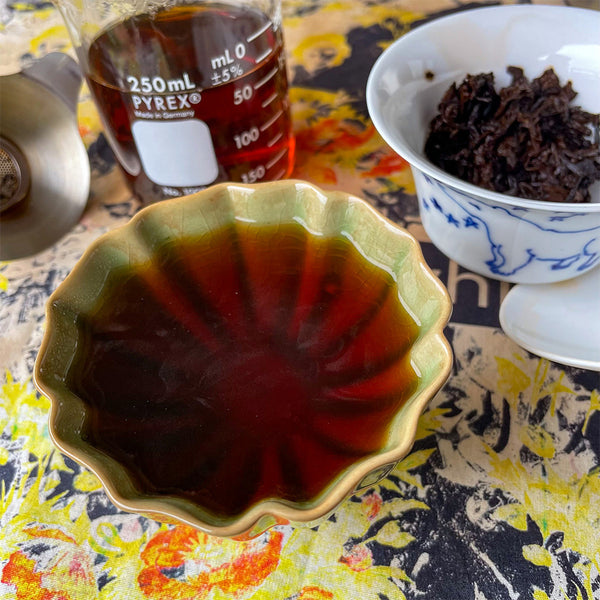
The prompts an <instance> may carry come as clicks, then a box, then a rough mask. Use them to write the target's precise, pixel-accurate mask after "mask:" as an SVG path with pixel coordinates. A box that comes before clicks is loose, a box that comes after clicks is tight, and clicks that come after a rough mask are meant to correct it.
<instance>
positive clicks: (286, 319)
mask: <svg viewBox="0 0 600 600" xmlns="http://www.w3.org/2000/svg"><path fill="white" fill-rule="evenodd" d="M83 325H84V327H83V329H84V331H85V336H84V340H83V342H82V344H81V350H80V352H79V354H78V356H77V358H76V361H75V362H74V365H73V368H72V370H71V373H70V375H69V377H70V379H71V384H72V386H73V389H74V390H76V392H77V393H78V394H79V395H80V397H81V398H82V399H83V400H84V402H85V403H86V404H87V405H88V406H89V413H90V415H91V417H90V419H89V422H88V431H87V439H88V441H89V443H90V444H92V445H93V446H95V447H97V448H99V449H101V450H102V451H104V452H106V453H107V454H109V455H111V456H113V457H114V458H115V459H116V460H118V461H119V462H120V463H122V464H124V465H126V467H127V468H128V470H129V472H130V475H131V476H132V478H133V480H134V481H136V482H137V485H138V486H139V487H140V489H141V490H144V491H146V492H148V493H151V494H160V495H173V496H178V497H181V498H185V499H188V500H191V501H193V502H195V503H197V504H199V505H200V506H202V507H204V508H205V509H206V510H208V511H209V512H211V513H213V514H214V515H216V516H218V517H219V518H222V519H225V520H226V519H228V518H231V517H233V516H235V515H238V514H239V513H241V512H243V511H244V510H245V509H247V508H249V507H250V506H251V505H252V504H254V503H256V502H257V501H260V500H262V499H265V498H269V497H276V498H281V499H284V500H288V501H292V502H299V503H302V502H307V501H310V500H311V499H313V498H315V497H316V496H318V495H319V493H320V492H322V491H323V490H324V489H325V487H326V486H327V484H328V483H330V482H331V481H332V480H333V479H334V478H335V477H336V475H337V474H339V473H341V472H342V471H343V470H344V469H346V468H347V467H348V466H349V465H351V464H352V463H354V462H356V461H358V460H360V459H361V458H363V457H366V456H368V455H370V454H372V453H374V452H376V451H377V450H379V449H380V448H381V447H382V446H384V445H385V443H386V439H387V436H388V431H389V426H390V420H391V419H392V418H393V416H394V415H395V414H396V413H397V411H398V407H399V406H400V405H401V404H403V403H404V402H405V401H406V399H407V398H408V397H409V396H410V395H411V394H412V392H413V391H414V390H415V389H416V386H417V383H418V376H417V374H416V373H415V371H414V369H413V367H412V365H411V363H410V359H409V356H408V354H407V353H408V349H409V348H410V347H411V345H412V344H413V341H414V340H415V339H416V337H417V335H418V326H417V324H416V323H415V321H414V319H413V318H412V317H411V316H410V315H409V314H408V313H407V311H406V310H405V309H404V308H403V305H402V302H401V301H400V299H399V296H398V290H397V287H396V282H395V281H394V278H393V276H392V275H391V274H389V273H388V272H387V271H386V270H384V269H382V268H380V267H379V266H376V265H374V264H372V263H371V262H369V261H368V260H367V259H365V258H364V256H363V255H362V254H361V253H360V252H359V251H358V250H357V249H356V248H355V246H354V245H353V244H352V243H351V242H350V241H349V240H348V239H346V238H345V237H322V236H317V235H313V234H311V233H309V232H308V231H307V230H306V229H305V228H304V227H303V226H302V225H300V224H288V225H283V226H281V225H280V226H277V227H265V226H257V225H252V224H243V223H236V224H235V225H231V226H228V227H225V228H223V229H221V230H219V231H215V232H213V233H211V234H210V235H206V236H204V237H202V238H200V239H194V240H189V241H186V242H180V243H178V245H177V246H174V245H170V246H165V247H163V248H161V249H159V250H158V251H157V252H156V254H155V256H154V260H153V262H152V264H151V265H146V266H144V267H140V268H138V269H136V270H133V271H131V270H128V271H127V272H123V273H119V272H117V273H114V274H113V276H112V278H111V280H110V281H109V282H108V283H107V293H106V294H105V295H104V297H103V303H102V306H101V307H100V308H99V309H98V311H97V312H96V313H95V314H92V315H87V316H86V317H84V323H83Z"/></svg>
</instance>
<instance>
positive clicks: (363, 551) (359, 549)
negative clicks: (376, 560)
mask: <svg viewBox="0 0 600 600" xmlns="http://www.w3.org/2000/svg"><path fill="white" fill-rule="evenodd" d="M339 560H340V562H341V563H342V564H344V565H346V566H348V567H350V568H351V569H352V570H353V571H366V570H367V569H368V568H369V567H370V566H372V564H373V554H372V553H371V550H369V548H368V547H367V546H365V545H364V544H356V545H354V546H352V547H351V548H349V549H344V554H342V556H341V557H340V559H339Z"/></svg>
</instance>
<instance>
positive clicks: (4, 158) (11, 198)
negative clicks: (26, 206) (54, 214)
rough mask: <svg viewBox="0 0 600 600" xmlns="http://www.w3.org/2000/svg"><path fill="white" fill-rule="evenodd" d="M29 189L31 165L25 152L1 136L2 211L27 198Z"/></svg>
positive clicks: (0, 194)
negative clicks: (28, 164)
mask: <svg viewBox="0 0 600 600" xmlns="http://www.w3.org/2000/svg"><path fill="white" fill-rule="evenodd" d="M28 190H29V167H28V166H27V161H26V159H25V156H24V155H23V153H22V152H21V151H20V150H19V149H18V148H17V147H16V146H15V145H14V144H13V143H12V142H10V141H9V140H7V139H6V138H3V137H0V212H1V211H3V210H5V209H7V208H8V207H10V206H13V205H14V204H16V203H17V202H20V201H21V200H23V198H25V196H26V195H27V192H28Z"/></svg>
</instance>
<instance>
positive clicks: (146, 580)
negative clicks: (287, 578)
mask: <svg viewBox="0 0 600 600" xmlns="http://www.w3.org/2000/svg"><path fill="white" fill-rule="evenodd" d="M282 545H283V534H282V533H281V532H279V531H275V530H272V529H271V530H269V531H267V532H266V533H265V534H264V535H262V536H260V537H258V538H255V539H252V540H250V541H248V542H233V541H231V540H224V539H221V538H215V537H210V536H208V535H206V534H204V533H202V532H200V531H198V530H196V529H194V528H192V527H187V526H179V527H175V528H173V529H169V530H168V531H161V532H159V533H157V534H156V535H155V536H154V537H153V538H152V539H151V540H150V541H149V542H148V544H147V545H146V547H145V548H144V550H143V551H142V554H141V558H142V560H143V562H144V564H145V567H144V568H143V569H142V570H141V571H140V574H139V575H138V584H139V586H140V589H141V590H142V592H143V593H144V595H145V596H146V597H148V598H153V599H156V600H163V599H164V598H177V599H178V600H192V599H194V600H201V599H202V598H206V597H207V596H208V595H209V594H210V593H211V591H212V590H213V588H218V589H219V590H220V591H221V592H222V593H224V594H230V595H231V596H232V597H234V598H242V597H243V596H244V595H245V594H247V593H248V592H250V591H252V590H254V589H255V588H256V587H257V586H258V585H260V584H261V583H262V582H263V581H264V580H265V579H266V578H267V577H268V576H269V575H270V574H271V573H272V572H273V571H274V570H275V569H276V568H277V565H278V564H279V555H280V553H281V547H282Z"/></svg>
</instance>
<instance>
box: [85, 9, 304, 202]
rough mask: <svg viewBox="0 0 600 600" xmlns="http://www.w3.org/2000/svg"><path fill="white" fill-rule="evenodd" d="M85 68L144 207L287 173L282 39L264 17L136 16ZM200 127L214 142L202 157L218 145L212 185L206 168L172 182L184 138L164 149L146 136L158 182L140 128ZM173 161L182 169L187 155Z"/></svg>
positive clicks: (290, 152)
mask: <svg viewBox="0 0 600 600" xmlns="http://www.w3.org/2000/svg"><path fill="white" fill-rule="evenodd" d="M87 65H88V66H87V79H88V83H89V86H90V89H91V91H92V93H93V96H94V98H95V100H96V103H97V105H98V107H99V110H100V113H101V116H102V118H103V124H104V128H105V131H106V134H107V137H108V139H109V142H110V144H111V146H112V148H113V150H114V151H115V154H116V156H117V159H118V161H119V163H120V164H121V166H122V168H123V170H124V172H125V174H126V176H127V178H128V180H129V182H130V184H131V186H132V188H133V190H134V192H135V193H136V194H137V195H138V196H139V197H140V198H141V199H142V200H143V201H144V202H146V203H148V202H153V201H155V200H160V199H164V198H169V197H173V196H180V195H184V194H187V193H191V192H194V191H197V190H198V189H201V188H202V187H205V186H206V185H208V184H210V183H213V182H216V181H225V180H227V181H240V182H244V183H254V182H257V181H266V180H275V179H281V178H284V177H286V176H288V175H289V174H290V172H291V170H292V167H293V160H294V138H293V134H292V124H291V119H290V114H289V101H288V97H287V78H286V72H285V61H284V54H283V40H282V36H281V30H280V29H275V28H274V26H273V24H272V23H271V21H269V20H268V18H267V17H266V16H265V15H264V14H263V13H260V12H258V11H257V10H254V9H250V8H245V7H235V6H232V5H226V4H216V3H207V4H203V5H193V4H192V5H186V6H180V7H174V8H170V9H167V10H165V11H159V12H157V13H156V14H152V15H138V16H135V17H130V18H128V19H126V20H125V21H122V22H120V23H118V24H116V25H114V26H112V27H111V28H109V29H107V30H105V31H104V32H103V33H101V34H100V35H99V36H98V38H97V39H96V40H95V41H94V42H93V43H92V45H91V47H90V50H89V54H88V61H87ZM199 121H201V122H202V123H204V124H205V125H206V127H205V129H206V130H207V131H209V132H210V135H209V134H208V133H207V134H206V136H207V137H206V140H208V141H207V143H204V141H202V142H200V141H199V144H200V149H201V150H202V152H204V150H205V148H206V147H207V146H210V143H211V142H212V147H213V148H214V154H213V153H212V151H210V154H211V156H213V157H214V159H215V162H216V165H217V167H216V168H217V169H218V172H217V171H215V177H214V179H212V180H210V179H211V177H212V174H211V172H210V169H209V174H208V175H207V176H204V179H203V176H200V177H199V179H197V180H194V173H192V176H191V180H192V181H191V183H190V182H187V183H184V184H183V185H178V184H177V177H176V176H175V177H174V179H173V181H171V180H170V177H171V173H170V172H169V167H168V164H169V163H168V161H169V160H170V159H172V158H173V156H174V155H175V153H176V152H177V151H178V150H180V148H179V146H180V145H181V143H183V140H182V139H181V136H180V135H179V133H175V134H174V136H173V138H172V140H170V141H168V142H167V143H165V142H164V141H163V138H162V137H161V135H157V137H156V138H154V137H153V135H152V133H150V134H148V135H149V136H150V137H149V139H150V140H151V141H150V142H147V141H146V142H144V143H146V144H148V143H150V144H156V147H154V148H152V149H150V150H149V152H150V154H153V156H154V162H155V163H156V164H157V167H155V171H157V170H158V171H160V173H159V176H156V175H155V174H154V173H153V172H152V168H151V167H148V165H147V164H146V163H148V162H149V161H146V163H145V162H144V148H140V140H139V139H137V140H136V139H135V136H134V135H133V134H132V127H134V125H135V123H136V122H137V123H138V127H139V122H142V123H143V124H144V125H147V124H148V123H153V124H156V123H160V126H159V129H157V131H158V132H159V133H160V132H162V131H164V130H165V128H168V127H170V128H172V127H173V124H177V123H178V122H179V123H180V124H181V125H182V126H183V127H184V128H185V127H187V124H192V125H196V124H197V123H198V122H199ZM150 127H155V125H151V126H150ZM148 131H153V130H152V129H151V128H150V129H148ZM178 131H182V130H181V129H179V130H178ZM183 131H185V129H184V130H183ZM148 135H147V136H146V140H147V139H148ZM190 135H193V134H190ZM155 139H156V141H154V140H155ZM136 142H137V143H136ZM188 158H189V159H190V164H191V166H190V169H191V170H192V171H194V169H195V171H196V173H201V172H202V169H203V166H204V163H203V162H202V161H201V160H200V159H198V157H197V156H195V157H194V156H189V157H188V156H185V157H184V159H185V160H187V159H188ZM194 159H197V160H200V162H197V164H194ZM175 160H176V165H175V166H177V167H179V166H180V163H181V158H177V159H175ZM209 180H210V181H209Z"/></svg>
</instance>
